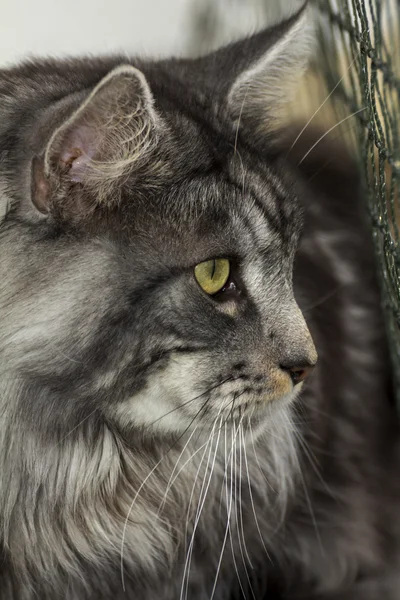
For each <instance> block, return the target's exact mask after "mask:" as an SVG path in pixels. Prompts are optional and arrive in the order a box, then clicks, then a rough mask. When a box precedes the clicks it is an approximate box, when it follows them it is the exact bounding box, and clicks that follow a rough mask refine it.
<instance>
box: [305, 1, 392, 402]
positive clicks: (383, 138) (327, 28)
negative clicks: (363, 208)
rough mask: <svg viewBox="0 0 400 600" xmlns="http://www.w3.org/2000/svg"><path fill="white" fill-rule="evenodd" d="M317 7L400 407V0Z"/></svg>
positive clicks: (324, 64) (323, 69) (323, 66)
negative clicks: (346, 126) (357, 177)
mask: <svg viewBox="0 0 400 600" xmlns="http://www.w3.org/2000/svg"><path fill="white" fill-rule="evenodd" d="M315 4H316V7H317V9H318V11H319V19H318V28H319V34H320V44H321V47H322V50H323V52H322V53H321V56H322V60H321V61H320V63H319V65H318V68H319V70H320V73H321V76H324V77H325V80H326V82H327V89H328V90H331V91H332V90H333V93H332V96H331V100H332V103H333V105H334V107H335V110H336V115H337V118H338V119H339V120H341V119H346V121H345V122H347V123H352V126H351V128H350V130H349V132H350V136H349V137H351V142H352V143H353V144H355V150H356V156H358V158H359V161H360V168H361V174H362V180H363V186H364V195H365V201H366V203H367V207H368V210H369V214H370V217H371V223H372V236H373V240H374V245H375V251H376V256H377V262H378V271H379V275H380V279H381V286H382V300H383V309H384V311H385V316H386V323H387V330H388V337H389V342H390V347H391V352H392V360H393V365H394V372H395V385H396V391H397V399H398V403H399V404H398V405H399V407H400V243H399V229H400V200H399V183H400V145H399V142H400V101H399V99H400V68H399V67H400V54H399V41H400V1H399V0H316V2H315ZM351 115H353V116H351ZM345 122H344V123H345Z"/></svg>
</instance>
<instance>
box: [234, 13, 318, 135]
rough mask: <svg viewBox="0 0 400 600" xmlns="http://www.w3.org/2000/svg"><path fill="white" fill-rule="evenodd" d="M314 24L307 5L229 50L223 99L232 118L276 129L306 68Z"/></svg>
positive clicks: (235, 44)
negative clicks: (261, 122)
mask: <svg viewBox="0 0 400 600" xmlns="http://www.w3.org/2000/svg"><path fill="white" fill-rule="evenodd" d="M312 42H313V25H312V19H311V15H310V11H309V9H308V8H307V3H305V4H303V6H302V8H301V9H300V10H298V11H297V12H296V13H295V14H293V15H292V16H290V17H289V18H286V20H284V21H281V22H280V23H278V24H276V25H274V26H273V27H270V28H269V29H266V30H264V31H261V32H259V33H257V34H255V35H254V36H252V37H250V38H248V39H246V40H242V41H239V42H237V43H234V44H233V45H232V46H231V47H230V48H227V49H226V50H227V52H226V58H227V59H228V64H227V65H226V66H225V73H226V74H229V75H225V77H227V76H228V77H230V81H229V84H228V86H227V88H226V89H225V90H224V96H225V101H226V102H227V104H228V109H229V111H230V113H231V115H232V118H233V120H234V121H236V122H237V120H238V119H239V118H240V119H242V118H243V120H244V121H245V120H246V119H247V120H248V121H251V123H252V125H256V124H260V121H261V120H263V122H264V124H265V122H266V119H267V120H268V126H269V127H274V126H275V125H276V124H277V123H279V120H280V117H281V114H282V110H283V109H284V108H285V105H286V103H287V102H289V101H291V100H292V99H293V97H294V95H295V93H296V90H297V87H298V85H299V83H300V81H301V77H302V75H303V73H304V72H305V70H306V68H307V66H308V60H309V56H310V53H311V49H312V45H313V44H312Z"/></svg>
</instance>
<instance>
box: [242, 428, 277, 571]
mask: <svg viewBox="0 0 400 600" xmlns="http://www.w3.org/2000/svg"><path fill="white" fill-rule="evenodd" d="M243 442H244V439H243ZM243 455H244V464H245V467H246V473H247V483H248V488H249V495H250V502H251V507H252V510H253V515H254V521H255V524H256V527H257V531H258V535H259V536H260V540H261V544H262V547H263V548H264V551H265V553H266V555H267V556H268V558H269V560H271V557H270V555H269V552H268V550H267V548H266V546H265V543H264V539H263V537H262V534H261V529H260V525H259V523H258V518H257V513H256V508H255V505H254V499H253V492H252V489H251V482H250V471H249V465H248V462H247V453H246V446H244V445H243Z"/></svg>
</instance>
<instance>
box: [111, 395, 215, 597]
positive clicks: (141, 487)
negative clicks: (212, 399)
mask: <svg viewBox="0 0 400 600" xmlns="http://www.w3.org/2000/svg"><path fill="white" fill-rule="evenodd" d="M207 402H208V400H206V401H205V402H204V404H203V405H202V406H201V407H200V409H199V411H198V412H197V413H196V414H195V416H194V417H193V419H192V421H191V422H190V423H189V425H188V426H187V428H186V429H185V430H184V432H183V433H182V434H181V435H180V436H179V437H178V438H177V439H176V440H175V441H174V442H173V443H172V444H171V446H170V447H169V448H168V450H167V451H166V452H165V453H164V454H163V456H162V457H161V458H160V460H159V461H158V462H157V463H156V464H155V465H154V467H153V468H152V469H151V471H150V472H149V473H148V474H147V475H146V477H145V478H144V480H143V481H142V483H141V484H140V486H139V488H138V490H137V492H136V494H135V496H134V498H133V500H132V503H131V505H130V507H129V510H128V513H127V515H126V518H125V523H124V528H123V531H122V540H121V583H122V589H123V590H124V592H125V579H124V544H125V537H126V530H127V527H128V522H129V517H130V515H131V512H132V510H133V507H134V505H135V502H136V500H137V498H138V497H139V494H140V492H141V491H142V489H143V487H144V486H145V485H146V482H147V481H148V480H149V478H150V477H151V475H152V474H153V473H154V471H156V469H157V468H158V467H159V466H160V464H161V463H162V461H163V460H164V459H165V457H166V456H167V455H168V453H169V452H170V451H171V450H172V448H174V447H175V446H176V444H177V443H178V442H179V441H180V440H181V439H182V438H183V436H184V435H185V434H186V433H187V431H188V430H189V429H190V427H191V426H192V424H193V423H194V421H195V420H196V419H197V417H198V416H199V414H200V413H201V411H202V410H203V409H204V407H205V406H206V405H207Z"/></svg>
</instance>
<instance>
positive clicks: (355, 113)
mask: <svg viewBox="0 0 400 600" xmlns="http://www.w3.org/2000/svg"><path fill="white" fill-rule="evenodd" d="M364 110H367V107H366V106H364V107H363V108H360V109H359V110H356V111H355V112H353V113H351V115H347V117H345V118H344V119H342V120H341V121H339V123H336V125H333V126H332V127H330V129H328V131H325V133H324V134H323V135H321V137H320V138H318V140H317V141H316V142H315V143H314V144H313V145H312V146H311V148H310V149H309V150H308V151H307V152H306V153H305V155H304V156H303V158H302V159H301V161H300V162H299V163H298V165H297V166H298V167H299V166H300V165H301V164H302V163H303V162H304V161H305V159H306V158H307V156H308V155H309V154H310V153H311V152H312V151H313V150H314V148H315V147H316V146H318V144H319V143H320V142H322V140H323V139H324V138H325V137H326V136H327V135H329V134H330V133H331V131H333V130H334V129H336V127H339V125H341V124H342V123H344V122H345V121H348V120H349V119H351V118H352V117H355V116H356V115H358V114H359V113H361V112H363V111H364Z"/></svg>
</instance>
